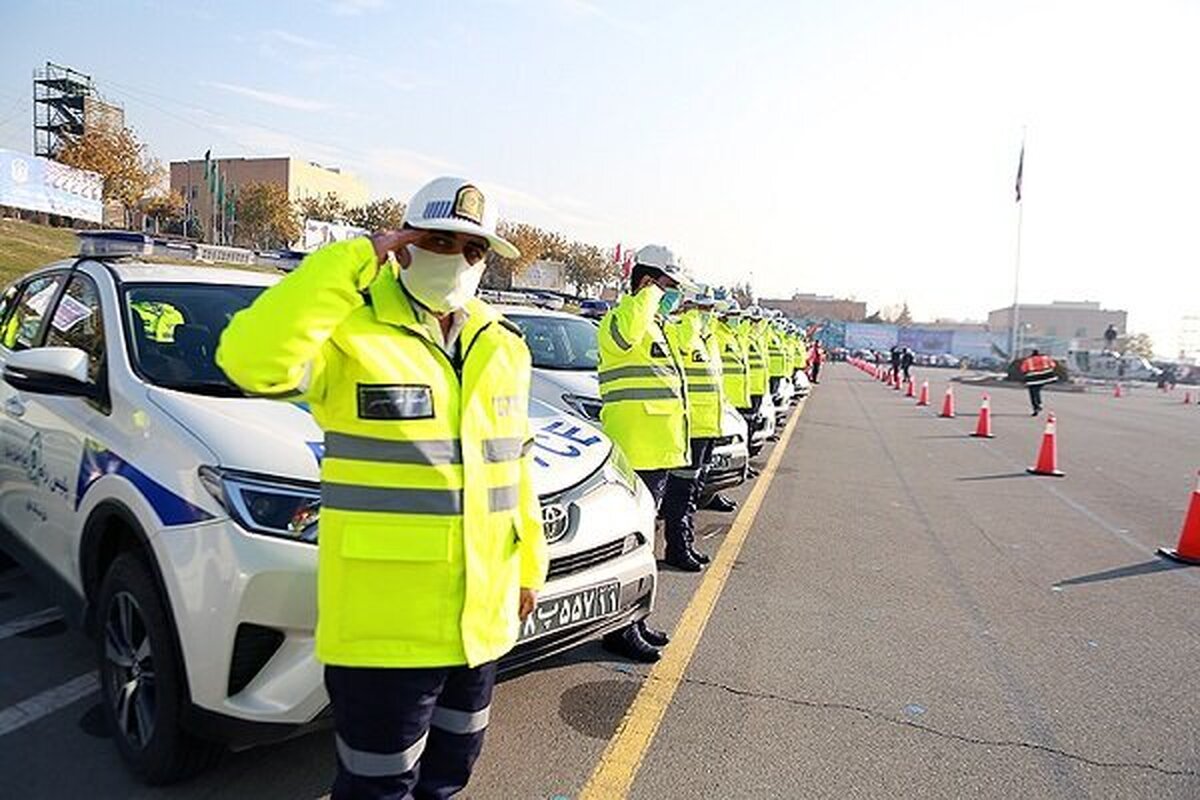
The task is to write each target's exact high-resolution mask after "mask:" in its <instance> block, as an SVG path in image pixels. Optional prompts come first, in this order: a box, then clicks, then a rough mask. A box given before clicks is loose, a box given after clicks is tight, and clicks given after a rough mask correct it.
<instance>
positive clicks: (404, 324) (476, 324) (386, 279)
mask: <svg viewBox="0 0 1200 800" xmlns="http://www.w3.org/2000/svg"><path fill="white" fill-rule="evenodd" d="M370 294H371V305H372V307H373V308H374V309H375V318H376V319H378V320H379V321H380V322H386V323H388V324H389V325H395V326H396V327H398V328H403V329H405V330H406V331H408V332H410V333H413V334H415V335H417V336H420V337H421V338H422V339H424V340H425V341H427V342H429V343H430V344H433V345H435V346H436V343H435V342H434V341H433V338H432V337H431V336H430V335H429V330H428V329H427V328H426V327H425V326H424V325H422V324H421V320H420V319H419V318H418V317H417V309H416V308H415V307H414V303H415V301H414V300H413V299H412V297H411V296H410V295H409V294H408V292H407V291H405V289H404V285H403V284H402V283H400V281H399V280H398V279H397V278H396V274H395V273H394V272H393V271H392V270H390V269H381V270H379V276H378V277H376V279H375V282H374V283H372V284H371V288H370ZM465 310H466V312H467V321H466V325H464V326H463V330H462V334H461V336H460V338H459V341H460V342H461V343H462V346H463V348H464V349H463V351H462V352H463V355H464V356H465V355H466V349H465V348H467V347H469V346H470V343H471V342H472V341H474V339H475V337H476V336H477V335H478V334H479V332H480V331H481V330H483V328H484V327H486V326H487V325H488V324H490V323H492V322H495V321H496V320H498V319H501V318H502V315H501V314H500V312H498V311H496V309H494V308H492V307H491V306H489V305H488V304H487V303H484V302H483V301H482V300H480V299H479V298H477V297H472V298H471V299H470V300H468V301H467V305H466V308H465Z"/></svg>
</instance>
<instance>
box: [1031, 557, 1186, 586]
mask: <svg viewBox="0 0 1200 800" xmlns="http://www.w3.org/2000/svg"><path fill="white" fill-rule="evenodd" d="M1187 567H1188V565H1187V564H1180V563H1177V562H1174V561H1166V560H1164V559H1161V558H1155V559H1151V560H1150V561H1143V562H1142V563H1140V564H1130V565H1129V566H1127V567H1117V568H1116V569H1107V570H1104V571H1103V572H1093V573H1092V574H1090V575H1080V576H1079V577H1077V578H1067V579H1066V580H1065V581H1059V582H1058V583H1056V584H1054V585H1055V586H1081V585H1083V584H1085V583H1100V582H1102V581H1115V580H1117V579H1118V578H1132V577H1136V576H1138V575H1153V574H1155V573H1157V572H1170V571H1171V570H1174V569H1187Z"/></svg>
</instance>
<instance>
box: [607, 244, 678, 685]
mask: <svg viewBox="0 0 1200 800" xmlns="http://www.w3.org/2000/svg"><path fill="white" fill-rule="evenodd" d="M683 280H684V278H683V270H682V269H681V268H680V267H679V265H678V264H677V263H676V261H675V256H674V254H673V253H672V252H671V251H670V250H668V249H667V248H665V247H662V246H660V245H647V246H645V247H643V248H642V249H640V250H638V251H637V255H636V263H635V264H634V266H633V270H632V271H631V273H630V276H629V288H630V293H629V294H627V295H625V296H624V297H622V298H621V300H620V302H618V303H617V305H616V306H614V307H613V309H612V310H611V311H609V312H608V313H607V314H605V315H604V318H603V319H601V320H600V329H599V331H598V334H599V336H598V338H599V344H600V367H599V373H598V374H599V379H600V400H601V402H602V405H601V407H600V424H601V426H602V427H603V428H604V432H605V433H606V434H607V435H608V437H609V438H610V439H612V440H613V441H614V442H615V443H616V444H617V446H619V447H620V448H621V449H622V450H623V451H624V452H625V455H626V456H627V457H628V458H629V462H630V464H631V465H632V466H633V468H634V469H635V470H637V473H638V475H639V476H641V479H642V481H643V482H644V483H645V484H646V486H647V488H649V489H650V494H651V495H653V497H654V502H655V505H661V504H662V500H663V494H664V492H665V491H666V486H667V473H668V471H669V470H672V469H677V468H679V467H683V466H685V465H686V464H687V463H688V444H689V442H688V439H689V431H688V408H687V400H686V396H685V394H684V382H683V369H682V368H681V366H680V365H679V363H678V361H677V360H676V358H675V356H674V354H673V353H672V351H671V346H670V344H669V343H668V342H667V336H666V333H665V332H664V330H663V320H664V319H665V318H666V316H667V315H668V314H670V313H671V312H672V311H674V310H675V309H676V308H678V307H679V303H680V300H682V297H683V294H682V291H681V290H680V283H681V281H683ZM604 644H605V647H607V648H608V649H610V650H612V651H614V652H617V653H620V654H622V655H625V656H628V657H629V658H634V659H637V660H639V661H647V662H649V661H657V660H658V658H659V653H658V651H657V650H656V649H655V648H657V647H661V646H663V645H664V644H666V637H665V636H664V635H662V634H660V633H657V632H656V631H653V630H650V629H649V628H647V627H646V626H645V625H642V624H635V625H631V626H629V627H628V628H625V629H624V630H622V631H621V632H619V633H617V634H609V635H608V636H606V637H605V639H604Z"/></svg>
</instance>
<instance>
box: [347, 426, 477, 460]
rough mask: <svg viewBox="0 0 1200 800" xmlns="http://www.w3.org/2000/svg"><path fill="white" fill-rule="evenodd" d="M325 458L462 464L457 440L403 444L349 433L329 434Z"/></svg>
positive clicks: (427, 440)
mask: <svg viewBox="0 0 1200 800" xmlns="http://www.w3.org/2000/svg"><path fill="white" fill-rule="evenodd" d="M325 457H326V458H347V459H353V460H355V461H381V462H386V463H389V464H422V465H426V466H440V465H444V464H461V463H462V445H461V444H460V443H459V441H458V440H457V439H426V440H418V441H403V440H397V439H376V438H373V437H370V436H356V435H354V434H350V433H327V434H325Z"/></svg>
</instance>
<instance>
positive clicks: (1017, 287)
mask: <svg viewBox="0 0 1200 800" xmlns="http://www.w3.org/2000/svg"><path fill="white" fill-rule="evenodd" d="M1024 172H1025V128H1024V127H1022V128H1021V161H1020V164H1019V165H1018V167H1017V252H1016V258H1015V259H1014V261H1015V263H1014V264H1013V302H1012V328H1011V330H1010V331H1009V337H1008V339H1009V360H1010V361H1011V360H1015V359H1016V358H1017V357H1018V353H1019V350H1020V347H1021V329H1020V317H1021V312H1020V307H1019V306H1018V302H1019V298H1020V293H1021V222H1022V218H1023V217H1024V213H1025V205H1024V203H1022V202H1021V179H1022V178H1023V177H1024Z"/></svg>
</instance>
